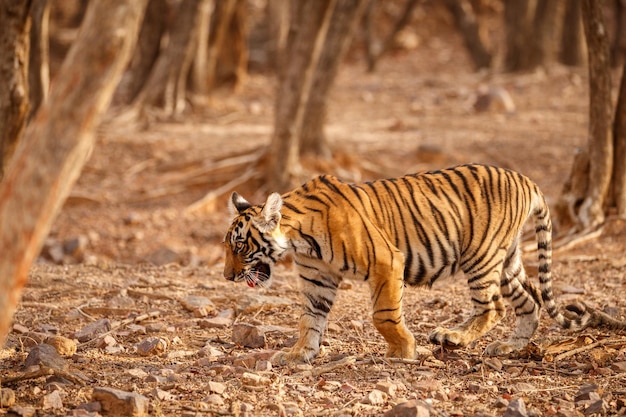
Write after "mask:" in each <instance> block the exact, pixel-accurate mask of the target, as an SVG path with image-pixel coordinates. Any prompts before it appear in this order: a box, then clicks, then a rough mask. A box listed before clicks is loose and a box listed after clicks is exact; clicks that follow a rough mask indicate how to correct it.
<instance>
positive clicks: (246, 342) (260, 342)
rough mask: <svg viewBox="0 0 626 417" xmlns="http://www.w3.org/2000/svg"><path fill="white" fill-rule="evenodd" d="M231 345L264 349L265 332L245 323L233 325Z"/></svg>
mask: <svg viewBox="0 0 626 417" xmlns="http://www.w3.org/2000/svg"><path fill="white" fill-rule="evenodd" d="M232 340H233V343H236V344H237V345H240V346H245V347H249V348H262V347H265V332H264V331H263V330H262V329H260V328H259V327H258V326H253V325H252V324H247V323H237V324H235V325H233V332H232Z"/></svg>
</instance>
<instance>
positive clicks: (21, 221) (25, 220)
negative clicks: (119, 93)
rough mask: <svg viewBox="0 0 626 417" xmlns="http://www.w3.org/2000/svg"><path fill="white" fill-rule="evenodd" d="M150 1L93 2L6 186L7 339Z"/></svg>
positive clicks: (0, 280) (1, 238)
mask: <svg viewBox="0 0 626 417" xmlns="http://www.w3.org/2000/svg"><path fill="white" fill-rule="evenodd" d="M145 6H146V0H143V1H139V0H99V1H97V2H92V3H90V6H89V9H88V11H87V15H86V16H85V21H84V25H83V28H82V31H81V35H80V37H79V38H78V39H77V40H76V42H74V44H73V45H72V47H71V49H70V51H69V53H68V56H67V57H66V59H65V61H64V63H63V66H62V68H61V71H60V75H59V77H58V78H57V79H56V81H55V83H54V84H53V87H52V89H51V91H50V96H49V100H48V101H47V102H46V103H44V104H43V106H42V108H41V109H40V111H39V112H38V113H37V115H36V117H35V119H33V122H32V123H31V124H30V126H29V127H28V130H27V132H26V134H25V136H24V139H23V144H22V146H20V147H19V148H18V150H17V152H16V154H15V155H14V157H13V159H12V160H11V164H10V165H9V167H8V169H7V171H6V175H5V178H4V181H3V182H2V183H0V253H2V256H1V257H0V344H1V343H3V342H4V339H5V337H6V335H7V332H8V329H9V326H10V323H11V318H12V316H13V313H14V312H15V308H16V305H17V303H18V300H19V297H20V294H21V290H22V288H23V286H24V284H25V283H26V280H27V275H28V270H29V268H30V266H31V264H32V262H33V260H34V259H35V257H36V256H37V254H38V253H39V250H40V249H41V244H42V242H43V240H44V238H45V237H46V235H47V234H48V232H49V230H50V227H51V225H52V222H53V220H54V218H55V217H56V215H57V213H58V212H59V210H60V208H61V206H62V203H63V201H64V200H65V198H66V197H67V195H68V194H69V192H70V189H71V187H72V186H73V184H74V182H75V181H76V179H77V177H78V175H79V173H80V170H81V168H82V166H83V164H84V163H85V161H86V159H87V158H88V155H89V153H90V151H91V148H92V146H93V131H94V129H95V127H96V126H97V124H98V122H99V120H100V117H101V115H102V113H103V112H104V111H105V110H106V108H107V107H108V105H109V102H110V99H111V96H112V94H113V90H114V89H115V86H116V85H117V83H118V82H119V79H120V77H121V74H122V71H123V70H124V68H125V66H126V64H127V63H128V60H129V59H130V55H131V51H132V48H133V46H134V43H135V41H136V38H137V32H138V30H139V22H140V19H141V16H142V14H143V12H144V10H145Z"/></svg>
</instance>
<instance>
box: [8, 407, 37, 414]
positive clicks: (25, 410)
mask: <svg viewBox="0 0 626 417" xmlns="http://www.w3.org/2000/svg"><path fill="white" fill-rule="evenodd" d="M36 415H37V410H36V409H35V408H34V407H29V406H21V405H14V406H13V407H11V408H9V410H8V413H7V416H9V417H13V416H16V417H35V416H36Z"/></svg>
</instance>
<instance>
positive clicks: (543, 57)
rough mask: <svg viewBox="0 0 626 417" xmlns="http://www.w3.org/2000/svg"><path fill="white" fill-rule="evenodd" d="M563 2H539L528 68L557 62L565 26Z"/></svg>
mask: <svg viewBox="0 0 626 417" xmlns="http://www.w3.org/2000/svg"><path fill="white" fill-rule="evenodd" d="M563 12H564V8H563V2H562V0H537V4H536V9H535V13H534V16H535V17H534V21H533V29H534V30H533V35H532V37H531V39H532V42H531V44H530V47H531V49H530V53H529V57H528V67H529V68H530V69H532V68H535V67H538V66H541V65H547V64H550V63H552V62H554V61H555V60H556V56H557V52H558V50H559V49H558V48H559V35H560V34H561V26H562V24H563Z"/></svg>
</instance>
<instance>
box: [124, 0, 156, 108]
mask: <svg viewBox="0 0 626 417" xmlns="http://www.w3.org/2000/svg"><path fill="white" fill-rule="evenodd" d="M166 16H167V3H166V1H165V0H149V1H148V7H147V8H146V15H145V16H144V18H143V23H142V24H141V31H140V32H139V38H138V40H137V47H136V48H135V53H134V54H133V57H132V59H131V61H130V64H129V66H128V69H127V70H126V72H125V73H124V76H123V77H122V81H120V84H119V85H118V86H117V89H116V90H115V95H114V96H113V103H114V104H130V103H132V101H133V100H134V99H135V98H136V97H137V95H138V94H139V92H140V91H141V89H142V88H143V86H144V84H145V82H146V80H147V79H148V77H149V75H150V70H151V69H152V67H153V66H154V63H155V62H156V60H157V58H158V57H159V51H160V50H161V39H162V37H163V34H164V33H165V29H166V22H165V18H166Z"/></svg>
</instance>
